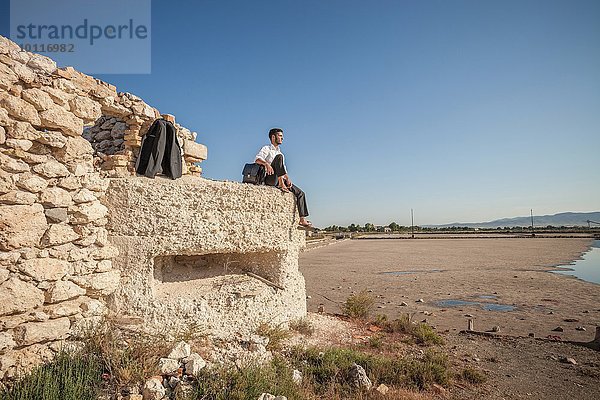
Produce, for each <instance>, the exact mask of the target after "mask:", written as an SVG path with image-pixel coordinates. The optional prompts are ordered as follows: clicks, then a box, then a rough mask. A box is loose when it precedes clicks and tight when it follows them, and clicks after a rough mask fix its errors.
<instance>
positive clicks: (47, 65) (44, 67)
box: [27, 53, 56, 74]
mask: <svg viewBox="0 0 600 400" xmlns="http://www.w3.org/2000/svg"><path fill="white" fill-rule="evenodd" d="M27 66H28V67H30V68H32V69H34V70H38V71H43V72H46V73H48V74H51V73H53V72H54V71H55V70H56V62H54V61H53V60H52V59H50V58H48V57H46V56H43V55H41V54H35V53H33V54H32V56H31V59H30V60H29V62H28V63H27Z"/></svg>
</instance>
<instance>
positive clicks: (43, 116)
mask: <svg viewBox="0 0 600 400" xmlns="http://www.w3.org/2000/svg"><path fill="white" fill-rule="evenodd" d="M27 104H29V103H27ZM32 107H33V106H32ZM39 119H40V120H41V123H42V124H44V126H45V127H47V128H56V129H59V130H60V131H62V132H64V133H65V134H67V135H69V136H80V135H81V133H82V132H83V121H82V120H81V119H80V118H78V117H76V116H75V115H73V114H71V113H70V112H68V111H66V110H65V109H64V108H62V107H57V106H55V107H52V108H49V109H48V110H45V111H41V112H40V114H39ZM33 125H36V124H33Z"/></svg>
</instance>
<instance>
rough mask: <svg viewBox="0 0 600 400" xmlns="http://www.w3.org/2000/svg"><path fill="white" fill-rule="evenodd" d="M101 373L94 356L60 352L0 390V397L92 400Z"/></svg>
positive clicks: (96, 395)
mask: <svg viewBox="0 0 600 400" xmlns="http://www.w3.org/2000/svg"><path fill="white" fill-rule="evenodd" d="M101 376H102V366H101V363H100V362H99V360H98V358H97V357H96V356H95V355H93V354H90V355H85V354H82V353H79V352H76V353H66V352H61V353H58V354H57V355H56V357H55V358H54V360H53V361H51V362H50V363H48V364H45V365H42V366H39V367H37V368H35V369H34V370H32V371H31V372H30V373H29V374H27V375H25V376H24V377H22V378H21V379H19V380H18V381H16V382H15V383H14V384H12V385H11V386H10V387H9V388H7V389H5V390H0V399H2V400H29V399H31V400H36V399H61V400H96V399H98V395H99V394H100V384H101Z"/></svg>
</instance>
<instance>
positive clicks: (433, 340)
mask: <svg viewBox="0 0 600 400" xmlns="http://www.w3.org/2000/svg"><path fill="white" fill-rule="evenodd" d="M411 335H412V336H413V337H414V338H415V340H416V341H417V343H419V344H444V339H442V337H441V336H440V335H438V334H437V333H435V331H434V330H433V328H432V327H431V326H429V325H427V324H425V323H421V324H418V325H415V326H414V327H413V329H412V332H411Z"/></svg>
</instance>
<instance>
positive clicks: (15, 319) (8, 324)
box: [0, 310, 33, 330]
mask: <svg viewBox="0 0 600 400" xmlns="http://www.w3.org/2000/svg"><path fill="white" fill-rule="evenodd" d="M24 311H28V310H23V311H21V314H13V315H5V316H3V317H2V318H0V330H6V329H14V328H16V327H17V326H19V325H21V324H24V323H25V322H31V321H33V319H32V317H31V315H29V314H22V312H24Z"/></svg>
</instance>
